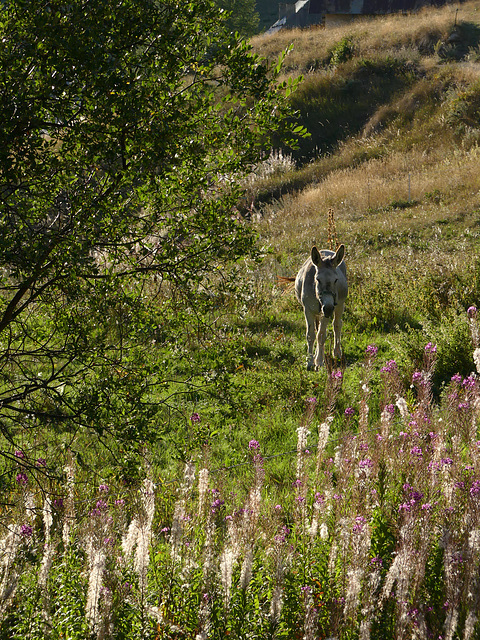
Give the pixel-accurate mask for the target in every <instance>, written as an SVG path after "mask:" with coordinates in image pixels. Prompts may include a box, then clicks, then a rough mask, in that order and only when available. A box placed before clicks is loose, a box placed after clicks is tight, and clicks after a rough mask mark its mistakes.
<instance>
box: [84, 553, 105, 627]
mask: <svg viewBox="0 0 480 640" xmlns="http://www.w3.org/2000/svg"><path fill="white" fill-rule="evenodd" d="M105 562H106V557H105V553H104V551H103V549H101V548H100V549H95V550H94V551H93V553H92V556H91V557H90V574H89V577H88V591H87V604H86V606H85V615H86V617H87V621H88V625H89V627H90V629H91V631H92V633H95V634H96V633H97V631H98V629H99V626H100V621H101V620H100V611H99V600H100V589H101V588H102V579H103V572H104V570H105Z"/></svg>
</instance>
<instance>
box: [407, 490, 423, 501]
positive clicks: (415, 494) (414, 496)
mask: <svg viewBox="0 0 480 640" xmlns="http://www.w3.org/2000/svg"><path fill="white" fill-rule="evenodd" d="M408 497H409V498H410V504H416V503H417V502H420V500H421V499H422V498H423V493H422V492H421V491H410V493H409V495H408Z"/></svg>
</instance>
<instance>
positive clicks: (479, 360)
mask: <svg viewBox="0 0 480 640" xmlns="http://www.w3.org/2000/svg"><path fill="white" fill-rule="evenodd" d="M473 361H474V362H475V366H476V367H477V373H480V349H479V348H477V349H475V351H474V352H473Z"/></svg>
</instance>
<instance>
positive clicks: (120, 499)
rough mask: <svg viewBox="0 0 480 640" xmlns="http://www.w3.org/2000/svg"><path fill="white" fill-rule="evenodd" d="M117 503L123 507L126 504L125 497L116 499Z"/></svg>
mask: <svg viewBox="0 0 480 640" xmlns="http://www.w3.org/2000/svg"><path fill="white" fill-rule="evenodd" d="M115 505H116V506H117V507H123V506H124V505H125V500H124V499H123V498H119V499H118V500H115Z"/></svg>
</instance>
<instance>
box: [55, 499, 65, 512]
mask: <svg viewBox="0 0 480 640" xmlns="http://www.w3.org/2000/svg"><path fill="white" fill-rule="evenodd" d="M53 506H54V507H55V508H56V509H63V498H55V500H54V501H53Z"/></svg>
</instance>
